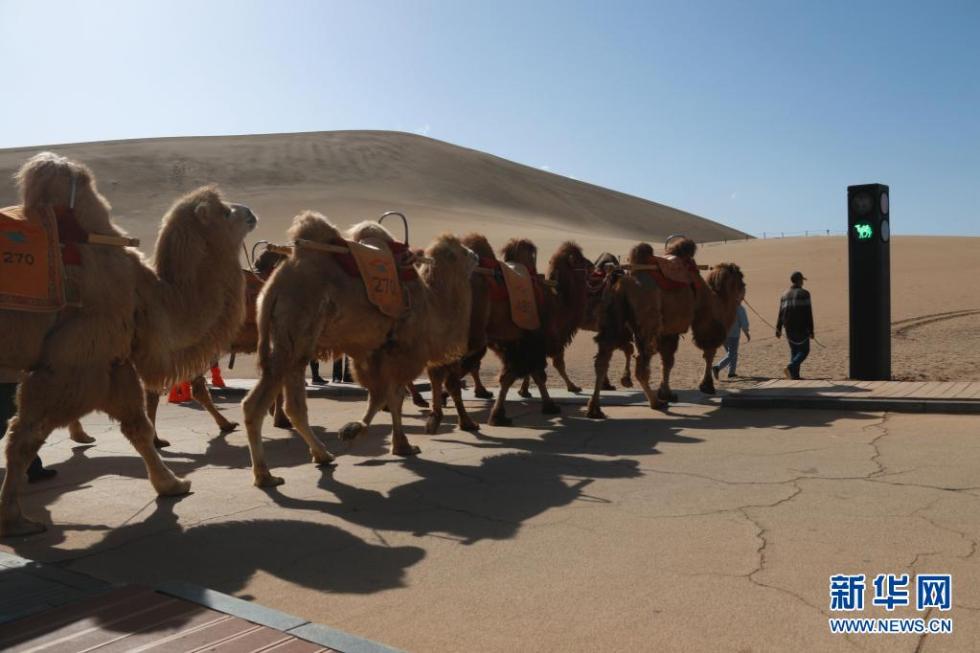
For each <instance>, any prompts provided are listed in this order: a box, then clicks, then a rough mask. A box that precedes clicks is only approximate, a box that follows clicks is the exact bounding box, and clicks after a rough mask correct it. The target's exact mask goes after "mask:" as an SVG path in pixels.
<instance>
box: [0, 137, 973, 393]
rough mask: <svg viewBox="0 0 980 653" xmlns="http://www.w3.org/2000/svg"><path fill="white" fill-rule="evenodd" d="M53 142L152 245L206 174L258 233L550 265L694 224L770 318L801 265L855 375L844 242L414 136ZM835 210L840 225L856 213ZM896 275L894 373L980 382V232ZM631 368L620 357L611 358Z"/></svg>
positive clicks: (5, 158)
mask: <svg viewBox="0 0 980 653" xmlns="http://www.w3.org/2000/svg"><path fill="white" fill-rule="evenodd" d="M40 149H45V148H40V147H38V148H18V149H10V150H0V203H2V204H9V203H14V202H15V201H16V194H15V190H14V188H13V184H12V183H11V180H10V176H11V174H12V173H13V171H14V170H15V169H16V168H17V166H19V165H20V163H22V162H23V161H24V160H25V159H26V158H27V157H28V156H30V155H31V154H33V153H34V152H36V151H38V150H40ZM46 149H52V150H55V151H58V152H61V153H63V154H66V155H68V156H72V157H76V158H78V159H80V160H82V161H84V162H86V163H87V164H89V165H90V166H91V167H92V168H93V170H94V171H95V173H96V175H97V176H98V178H99V183H100V187H101V189H102V191H103V192H104V193H105V195H106V196H107V197H108V198H109V199H110V201H111V202H112V203H113V208H114V215H116V217H117V220H118V222H119V223H120V224H121V225H122V226H123V227H124V228H125V229H127V230H128V231H129V232H130V233H132V234H133V235H136V236H138V237H139V238H141V239H142V241H143V250H144V251H145V252H147V253H149V252H150V251H152V246H153V242H154V240H155V234H156V229H157V224H158V221H159V219H160V216H161V215H162V214H163V212H164V211H165V210H166V207H167V206H168V205H169V204H170V202H172V201H173V199H174V198H176V197H177V196H178V195H179V194H180V193H181V192H183V191H185V190H188V189H190V188H193V187H195V186H197V185H198V184H202V183H206V182H210V181H216V182H218V183H220V184H221V185H222V187H223V188H224V189H225V191H226V193H227V195H228V196H229V197H230V198H233V199H235V200H236V201H243V202H246V203H248V204H249V205H251V206H252V207H253V208H254V209H255V210H256V211H257V212H258V213H259V215H260V216H261V218H262V223H261V225H260V228H259V229H258V232H257V234H256V236H255V240H258V239H268V240H273V241H280V242H281V241H282V240H283V239H284V238H285V231H286V228H287V226H288V225H289V222H290V221H291V219H292V216H293V215H295V214H296V212H298V211H299V210H301V209H305V208H314V209H317V210H320V211H322V212H324V213H326V214H327V215H328V216H330V217H331V218H332V219H333V220H334V221H335V222H336V223H337V224H338V225H342V226H346V225H348V224H350V223H352V222H355V221H358V220H363V219H372V218H376V217H377V216H378V215H380V214H381V213H382V212H384V211H386V210H389V209H398V210H402V211H404V212H406V213H407V214H408V215H409V217H410V219H411V241H412V243H413V244H416V245H422V244H425V243H426V242H428V241H429V240H431V238H433V237H434V236H435V235H436V234H438V233H440V232H442V231H447V230H449V231H455V232H458V233H464V232H468V231H481V232H483V233H486V234H487V236H488V237H489V238H490V240H491V242H493V243H494V244H496V245H498V246H499V245H502V244H503V242H504V241H505V240H506V239H507V238H510V237H512V236H516V235H520V236H525V237H529V238H532V239H533V240H534V241H535V242H536V243H537V244H538V246H539V248H540V250H541V257H540V258H541V259H542V260H547V258H548V257H549V256H550V253H551V252H552V251H553V250H554V249H555V248H556V247H557V246H558V244H559V243H560V242H561V241H563V240H566V239H569V238H572V239H575V240H577V241H578V242H579V243H580V244H581V245H583V247H584V248H585V251H586V254H587V255H589V256H592V257H594V256H596V255H598V254H599V253H601V252H602V251H611V252H614V253H616V254H620V255H622V254H625V252H627V251H628V249H629V248H630V246H631V245H632V244H633V243H634V242H636V241H637V240H640V239H643V240H649V241H652V242H654V243H655V244H658V243H662V241H663V239H664V238H665V236H667V235H668V234H671V233H686V234H688V235H690V236H692V237H694V238H696V239H697V240H699V241H714V242H708V244H707V245H705V246H704V247H702V250H701V252H700V254H699V257H698V258H699V261H700V262H702V263H718V262H722V261H735V262H737V263H739V264H740V265H741V266H742V268H743V269H744V270H745V273H746V279H747V282H748V286H749V290H748V301H749V302H750V303H751V304H752V305H753V306H754V307H755V308H756V309H758V310H759V311H760V313H762V315H763V318H764V319H765V320H768V321H769V322H774V321H775V313H776V305H777V299H778V297H779V294H780V293H781V292H782V291H783V290H784V289H785V288H786V286H787V285H788V277H789V274H790V273H791V272H792V271H793V270H795V269H800V270H803V272H804V273H805V274H806V275H807V277H809V279H810V281H809V283H808V287H809V288H810V289H811V290H812V292H813V295H814V302H815V320H816V329H817V338H818V339H819V341H820V343H821V344H818V345H815V346H814V347H813V352H812V354H811V360H810V361H808V362H807V364H806V365H805V366H804V375H808V376H811V377H825V378H826V377H830V378H845V377H846V376H847V243H846V241H845V240H844V238H842V237H815V238H797V239H780V240H765V241H763V240H744V234H742V233H741V232H738V231H737V230H734V229H730V228H728V227H725V226H723V225H720V224H717V223H714V222H711V221H710V220H706V219H704V218H700V217H698V216H694V215H692V214H689V213H685V212H683V211H679V210H677V209H673V208H670V207H666V206H663V205H660V204H656V203H654V202H649V201H646V200H642V199H639V198H636V197H631V196H628V195H624V194H622V193H617V192H615V191H611V190H607V189H604V188H599V187H597V186H592V185H590V184H586V183H582V182H578V181H575V180H572V179H568V178H566V177H561V176H558V175H554V174H551V173H548V172H544V171H541V170H537V169H535V168H530V167H527V166H523V165H519V164H516V163H513V162H510V161H506V160H504V159H500V158H498V157H495V156H492V155H489V154H484V153H481V152H475V151H473V150H468V149H465V148H461V147H457V146H454V145H450V144H447V143H442V142H439V141H435V140H433V139H429V138H425V137H421V136H415V135H411V134H402V133H392V132H320V133H312V134H273V135H264V136H232V137H206V138H172V139H149V140H133V141H117V142H107V143H84V144H75V145H63V146H48V147H47V148H46ZM896 212H897V208H896ZM839 219H840V220H841V222H842V223H843V220H844V216H843V215H841V216H840V218H839ZM724 240H728V242H727V243H722V242H718V241H724ZM659 249H660V247H659V245H658V251H659ZM892 269H893V280H892V289H893V291H892V315H893V320H894V321H895V327H894V329H893V332H894V340H893V361H894V363H893V372H894V375H895V377H896V378H902V379H941V380H953V379H978V378H980V371H978V370H980V329H977V328H976V324H977V320H978V319H980V313H978V312H977V311H980V291H978V290H977V287H976V285H975V284H974V283H973V280H974V279H976V278H978V277H980V238H927V237H896V238H894V239H893V241H892ZM750 319H751V321H752V332H753V334H754V336H755V337H754V339H753V340H752V342H751V343H749V344H743V347H742V362H741V364H740V366H739V368H740V369H739V371H740V372H741V373H742V375H748V376H755V377H771V376H778V375H779V374H780V373H781V370H782V368H783V366H784V365H785V363H786V360H785V359H786V357H787V354H786V344H785V342H784V341H777V340H776V339H775V338H774V336H773V334H772V330H771V329H770V328H769V327H768V326H766V325H765V324H764V323H763V322H762V319H760V318H759V317H757V316H755V315H752V314H750ZM821 345H822V346H821ZM593 353H594V348H593V345H592V342H591V334H588V333H583V334H580V335H579V336H578V337H577V338H576V340H575V342H574V343H573V344H572V348H571V351H570V353H569V356H568V357H567V358H568V364H569V371H570V373H571V374H572V376H573V378H575V379H577V380H578V382H579V383H580V384H581V385H583V386H584V385H587V384H588V383H590V382H591V378H592V370H591V368H592V361H591V357H592V355H593ZM492 358H493V357H488V359H487V360H488V363H487V367H486V376H487V377H490V376H492V375H493V374H494V373H495V371H496V366H495V362H494V361H493V360H491V359H492ZM620 365H621V359H620V358H619V357H617V358H616V359H614V366H615V367H616V368H618V367H619V366H620ZM700 365H701V361H700V356H699V353H698V352H697V351H696V350H695V349H694V347H693V345H691V344H690V340H689V339H685V341H684V342H683V343H682V346H681V351H680V355H679V359H678V367H677V371H676V375H675V377H674V378H675V379H676V383H675V385H676V386H677V387H679V388H683V387H693V386H696V381H697V379H698V378H699V374H700ZM235 374H238V375H245V376H250V375H252V374H254V368H253V366H252V364H251V361H250V360H248V359H246V360H243V361H242V362H241V363H240V364H239V365H238V366H237V367H236V369H235V371H234V373H233V375H235ZM554 376H555V375H552V377H553V378H552V380H554ZM617 376H618V369H617Z"/></svg>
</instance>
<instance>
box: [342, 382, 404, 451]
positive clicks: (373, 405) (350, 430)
mask: <svg viewBox="0 0 980 653" xmlns="http://www.w3.org/2000/svg"><path fill="white" fill-rule="evenodd" d="M387 396H388V393H383V392H375V391H374V390H370V389H369V390H368V405H367V410H365V411H364V416H363V417H362V418H361V420H360V421H359V422H348V423H347V424H344V425H343V426H342V427H340V431H339V432H338V433H337V436H338V437H339V438H340V439H341V440H353V439H354V438H356V437H357V436H359V435H360V434H361V433H364V431H366V430H367V428H368V426H370V425H371V420H373V419H374V416H375V415H377V414H378V411H379V410H381V409H382V408H384V407H385V406H386V405H387V404H386V403H385V402H386V401H387ZM399 405H400V404H399ZM400 417H401V414H400V413H399V418H400Z"/></svg>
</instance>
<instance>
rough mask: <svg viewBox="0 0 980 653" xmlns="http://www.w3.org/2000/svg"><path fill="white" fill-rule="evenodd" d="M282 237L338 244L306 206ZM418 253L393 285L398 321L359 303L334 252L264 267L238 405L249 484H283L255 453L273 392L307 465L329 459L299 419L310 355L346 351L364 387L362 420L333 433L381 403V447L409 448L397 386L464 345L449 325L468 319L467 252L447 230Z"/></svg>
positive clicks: (381, 236) (384, 237) (358, 285)
mask: <svg viewBox="0 0 980 653" xmlns="http://www.w3.org/2000/svg"><path fill="white" fill-rule="evenodd" d="M289 237H290V239H291V240H293V241H297V240H300V241H312V242H313V243H320V244H328V243H334V244H335V243H338V242H343V241H342V239H341V234H340V232H339V231H338V230H337V229H336V227H334V226H333V225H332V224H331V223H330V222H329V221H328V220H327V219H326V218H325V217H324V216H322V215H321V214H319V213H316V212H313V211H305V212H303V213H301V214H299V215H298V216H296V218H295V219H294V221H293V225H292V227H291V228H290V230H289ZM347 238H348V239H350V240H354V241H359V242H365V243H370V244H374V245H376V246H382V247H389V246H390V244H392V243H393V242H394V239H393V238H392V236H391V234H390V233H389V232H388V231H387V230H386V229H385V228H384V227H382V226H381V225H379V224H377V223H374V222H363V223H361V224H358V225H355V226H354V227H352V228H351V229H350V230H349V231H348V232H347ZM425 254H426V257H428V259H429V260H430V261H431V262H425V263H422V264H421V266H420V268H419V273H418V279H415V280H412V281H403V282H402V290H403V292H404V293H405V295H406V296H407V299H408V305H409V307H410V308H409V309H408V310H407V311H406V312H405V313H404V314H403V315H402V316H401V317H400V318H398V319H394V318H391V317H388V316H387V315H385V314H383V313H382V312H381V311H380V310H378V309H377V308H376V307H375V306H374V305H373V304H371V303H370V302H369V300H368V296H367V293H366V291H365V288H364V282H363V281H362V280H361V278H359V277H353V276H349V275H348V274H347V273H346V272H345V271H344V270H343V269H342V267H341V265H340V263H339V262H338V260H337V259H336V257H335V255H334V254H331V253H328V252H324V251H320V250H318V249H314V248H310V247H306V246H299V245H297V246H296V247H294V248H293V252H292V254H291V255H290V257H289V258H288V259H287V260H286V261H284V262H283V263H282V264H281V265H280V266H279V268H278V269H277V270H276V271H275V272H274V273H273V275H272V277H271V278H270V279H269V282H268V283H267V284H266V286H265V288H264V289H263V291H262V294H261V295H260V296H259V319H258V328H259V349H258V354H259V379H258V382H257V383H256V385H255V387H254V388H253V389H252V391H251V392H249V393H248V395H247V396H246V397H245V400H244V401H243V402H242V408H243V410H244V414H245V428H246V430H247V432H248V444H249V450H250V453H251V457H252V471H253V475H254V482H255V485H257V486H260V487H270V486H276V485H280V484H281V483H283V480H282V479H281V478H278V477H275V476H273V475H272V474H271V473H270V472H269V468H268V465H267V464H266V461H265V456H264V453H263V449H262V420H263V417H264V415H265V412H266V410H267V409H268V406H269V405H270V404H271V402H272V401H273V399H274V397H275V394H276V393H277V392H278V391H279V389H280V388H282V389H283V391H284V394H285V410H286V415H287V416H288V417H289V419H290V420H291V421H292V423H293V426H294V428H295V429H296V430H297V431H298V432H299V434H300V436H301V437H302V438H303V439H304V440H305V441H306V444H307V445H308V446H309V449H310V453H311V455H312V457H313V461H314V462H315V463H316V464H319V465H323V464H329V463H331V462H332V460H333V456H331V455H330V453H329V452H327V450H326V449H325V448H324V446H323V444H322V443H321V442H320V441H319V440H318V439H317V437H316V436H315V435H314V434H313V431H312V430H311V429H310V425H309V421H308V418H307V410H306V393H305V387H304V371H305V368H306V365H307V362H308V361H309V360H310V359H311V358H313V357H318V358H330V357H333V356H335V355H339V354H342V353H343V354H347V356H348V357H350V359H351V360H352V362H353V366H354V375H355V378H356V379H357V380H358V382H359V383H360V384H361V385H363V386H364V387H365V388H367V390H368V405H367V409H366V411H365V413H364V416H363V417H362V419H361V420H359V421H356V422H351V423H348V424H346V425H344V426H343V427H342V428H341V429H340V431H339V436H340V438H341V439H343V440H350V439H352V438H354V437H356V436H357V435H359V434H361V433H363V432H364V431H365V430H366V429H367V427H368V425H369V424H370V423H371V420H372V419H373V418H374V416H375V415H376V414H377V412H378V411H379V410H380V409H381V408H382V407H383V406H385V405H387V406H388V409H389V410H390V412H391V421H392V441H391V453H392V454H394V455H398V456H412V455H416V454H418V453H419V451H420V450H419V448H418V447H416V446H413V445H411V444H410V443H409V441H408V438H406V437H405V432H404V430H403V428H402V419H401V417H402V413H401V411H402V400H403V399H404V394H405V387H406V385H408V384H409V383H410V382H412V381H413V380H414V379H415V378H416V377H417V376H418V375H419V373H420V372H421V371H422V370H423V369H425V367H426V366H429V365H439V364H442V363H448V362H450V361H451V360H453V359H455V358H458V357H459V356H460V355H461V354H462V353H463V351H464V350H465V347H466V333H465V330H463V329H460V328H459V325H461V324H466V321H467V319H468V318H469V314H470V282H469V278H470V273H471V271H472V270H473V269H474V268H475V267H476V260H475V259H476V256H475V254H473V252H471V251H469V250H468V249H466V248H465V247H464V246H463V245H462V244H461V243H460V241H459V240H458V239H457V238H456V237H455V236H452V235H449V234H445V235H442V236H440V237H439V238H438V239H436V241H435V242H434V243H432V244H431V245H430V246H429V247H428V249H427V250H426V253H425Z"/></svg>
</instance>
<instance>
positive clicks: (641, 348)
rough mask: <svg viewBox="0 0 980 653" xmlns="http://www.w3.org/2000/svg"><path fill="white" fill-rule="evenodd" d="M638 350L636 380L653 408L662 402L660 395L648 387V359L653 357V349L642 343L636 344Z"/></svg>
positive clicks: (660, 406) (659, 405) (658, 406)
mask: <svg viewBox="0 0 980 653" xmlns="http://www.w3.org/2000/svg"><path fill="white" fill-rule="evenodd" d="M637 349H638V351H637V354H636V380H637V381H639V382H640V387H641V388H643V394H645V395H646V397H647V401H649V402H650V408H653V409H654V410H656V409H658V408H662V407H663V402H661V400H660V397H659V396H658V394H657V393H656V392H654V391H653V388H651V387H650V359H651V358H653V351H652V348H651V347H650V345H649V344H647V343H643V344H640V345H638V347H637Z"/></svg>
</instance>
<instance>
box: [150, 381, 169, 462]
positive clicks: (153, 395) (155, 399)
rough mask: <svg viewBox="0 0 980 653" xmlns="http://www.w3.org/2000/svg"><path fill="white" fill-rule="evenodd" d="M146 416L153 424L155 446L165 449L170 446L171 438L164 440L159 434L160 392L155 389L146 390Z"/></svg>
mask: <svg viewBox="0 0 980 653" xmlns="http://www.w3.org/2000/svg"><path fill="white" fill-rule="evenodd" d="M145 392H146V416H147V418H148V419H149V420H150V424H152V425H153V446H154V447H156V448H157V449H163V448H165V447H169V446H170V440H163V439H161V438H160V436H159V435H157V409H158V408H159V407H160V394H159V393H158V392H156V391H155V390H146V391H145Z"/></svg>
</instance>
